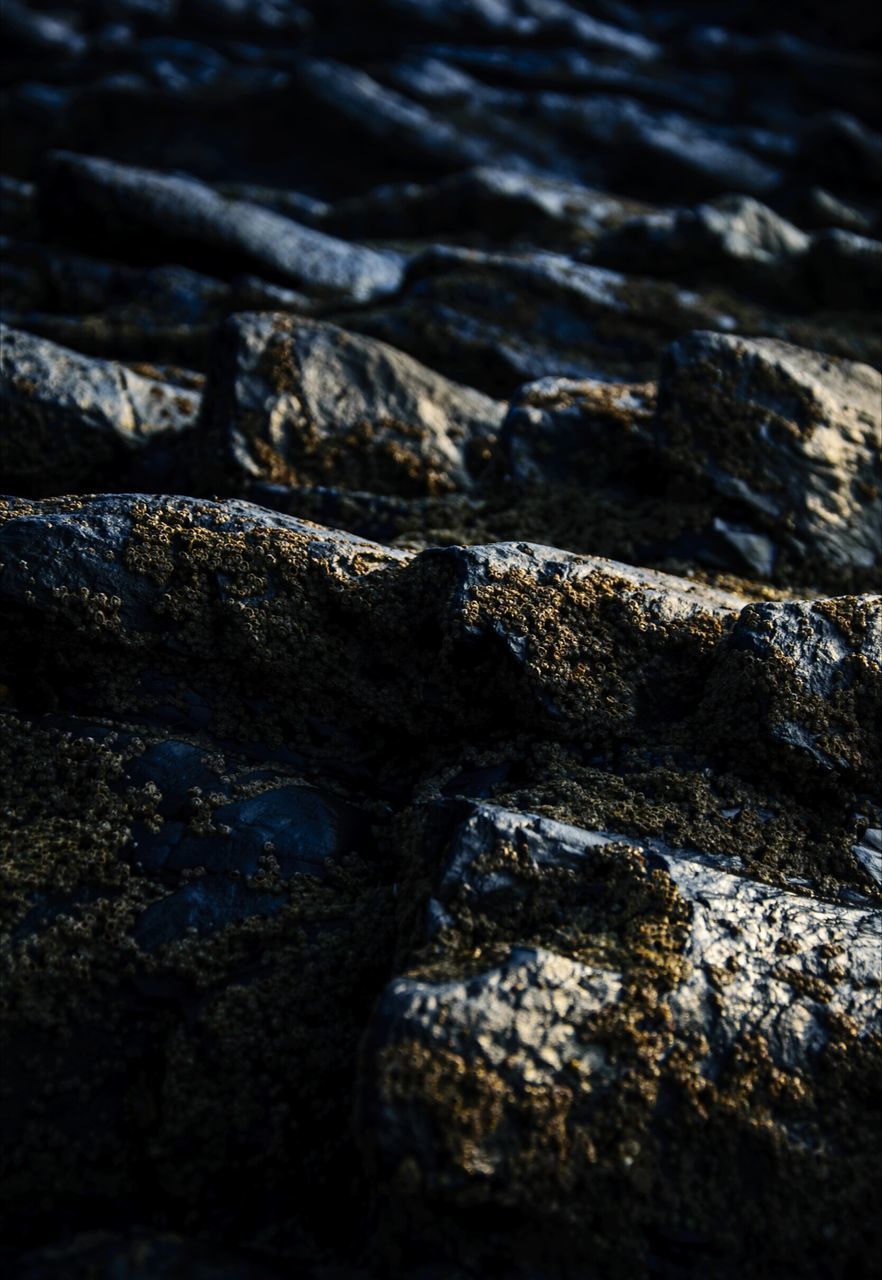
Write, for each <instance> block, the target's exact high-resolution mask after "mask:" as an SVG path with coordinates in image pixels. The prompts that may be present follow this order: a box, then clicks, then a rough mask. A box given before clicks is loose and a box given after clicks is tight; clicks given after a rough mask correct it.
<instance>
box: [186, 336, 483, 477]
mask: <svg viewBox="0 0 882 1280" xmlns="http://www.w3.org/2000/svg"><path fill="white" fill-rule="evenodd" d="M216 363H217V374H216V376H215V377H214V378H213V379H212V384H211V386H212V395H211V400H210V407H209V408H208V410H207V413H206V418H205V421H204V423H203V438H204V445H205V451H206V455H207V460H206V469H207V470H208V472H209V474H210V472H211V463H212V453H215V454H217V455H220V456H221V457H222V458H223V457H225V458H226V461H227V465H228V467H233V468H235V469H236V470H237V471H238V473H239V482H240V483H241V480H242V479H248V478H251V477H259V478H262V479H265V480H270V481H285V482H287V483H289V484H294V485H303V484H312V485H318V484H335V485H337V486H338V487H341V488H344V489H355V490H361V491H366V492H370V493H378V494H384V493H397V494H401V495H402V496H405V497H408V496H414V495H416V494H420V493H425V494H433V493H441V492H447V491H449V490H450V489H467V488H471V487H472V482H473V476H474V474H475V473H476V472H478V471H480V470H481V468H482V465H483V463H484V461H485V460H486V457H487V455H488V453H489V451H490V448H491V446H492V444H493V441H494V437H495V434H496V430H497V428H498V426H499V422H500V420H501V418H502V414H503V407H502V405H500V404H498V403H497V402H495V401H493V400H491V399H490V398H489V397H488V396H484V395H481V393H480V392H477V391H474V390H472V388H470V387H463V386H459V385H457V384H456V383H452V382H449V381H448V380H447V379H445V378H441V377H439V376H438V374H436V373H433V372H432V371H431V370H430V369H427V368H425V367H424V366H422V365H420V364H418V363H417V362H416V361H415V360H412V359H410V358H409V357H408V356H405V355H404V354H403V353H402V352H400V351H396V350H394V349H393V348H392V347H388V346H386V345H385V343H382V342H376V341H373V340H371V339H370V338H363V337H361V336H359V335H357V334H350V333H346V332H345V331H343V330H342V329H337V328H335V327H334V326H333V325H327V324H319V323H317V322H311V321H303V320H295V319H293V318H292V317H287V316H266V315H252V316H247V315H245V316H236V317H235V318H233V319H232V320H230V321H229V322H228V324H227V326H226V330H225V334H224V338H223V340H222V342H221V343H220V344H219V347H218V351H217V355H216ZM236 478H237V477H235V476H234V477H233V481H234V482H235V479H236Z"/></svg>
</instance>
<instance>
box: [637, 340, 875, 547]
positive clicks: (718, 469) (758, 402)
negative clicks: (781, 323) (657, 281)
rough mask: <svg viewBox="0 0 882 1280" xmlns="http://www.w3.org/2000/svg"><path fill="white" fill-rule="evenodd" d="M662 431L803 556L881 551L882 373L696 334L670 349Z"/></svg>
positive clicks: (780, 347)
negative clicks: (881, 374)
mask: <svg viewBox="0 0 882 1280" xmlns="http://www.w3.org/2000/svg"><path fill="white" fill-rule="evenodd" d="M659 400H660V406H659V422H660V428H661V440H662V442H663V444H665V445H666V446H667V447H669V448H670V449H672V450H674V451H675V452H678V453H680V454H681V455H682V456H684V457H688V458H689V460H690V462H691V463H693V464H694V465H695V466H696V467H697V468H698V469H700V470H702V471H703V473H704V475H705V476H706V477H707V480H708V481H709V482H710V484H711V485H712V487H713V488H714V490H715V491H716V492H717V493H718V494H720V496H721V497H722V498H729V499H733V500H735V501H736V502H737V503H739V504H740V505H741V506H742V507H743V508H745V510H746V511H748V512H750V513H751V515H752V517H753V519H754V520H755V521H756V522H757V524H758V527H759V528H760V529H763V528H765V529H766V530H767V531H768V532H770V533H771V534H772V535H773V536H775V537H777V539H778V540H779V541H780V542H781V543H782V544H783V545H786V546H787V547H788V549H789V550H790V551H791V553H792V554H793V555H795V556H796V557H797V558H814V559H817V560H825V561H827V562H828V563H829V564H831V565H836V566H839V567H841V568H843V569H848V568H859V569H860V568H871V567H872V566H874V565H875V564H877V563H878V561H879V558H880V556H882V543H880V540H879V530H880V528H882V488H880V480H882V377H880V375H879V373H878V372H877V370H875V369H871V368H869V367H868V366H866V365H856V364H853V363H851V362H850V361H837V360H831V359H830V358H829V357H827V356H824V355H822V354H820V353H816V352H812V351H804V350H800V349H798V348H795V347H792V346H788V345H786V344H784V343H779V342H774V341H769V340H768V339H760V340H758V341H748V340H745V339H744V338H740V337H739V338H732V337H723V336H721V335H716V334H708V333H696V334H693V335H691V336H690V337H689V338H687V339H683V340H682V341H680V342H678V343H675V344H674V346H672V347H671V349H670V350H669V351H668V352H667V353H666V357H665V361H664V364H663V368H662V374H661V380H660V383H659Z"/></svg>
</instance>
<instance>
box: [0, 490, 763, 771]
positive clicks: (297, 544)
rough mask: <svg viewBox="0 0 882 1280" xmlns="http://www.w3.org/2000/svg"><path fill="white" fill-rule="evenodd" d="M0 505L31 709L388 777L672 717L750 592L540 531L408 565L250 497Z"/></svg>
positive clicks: (15, 671)
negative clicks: (520, 741) (459, 750)
mask: <svg viewBox="0 0 882 1280" xmlns="http://www.w3.org/2000/svg"><path fill="white" fill-rule="evenodd" d="M3 515H4V517H5V518H4V523H3V526H2V532H0V557H2V562H3V570H2V573H0V609H2V610H3V612H4V613H5V617H6V626H7V628H8V633H9V644H8V658H7V663H8V673H7V675H6V676H5V679H6V682H7V684H8V686H9V688H10V689H12V690H13V691H14V696H15V697H16V698H18V699H24V703H23V704H22V705H27V706H30V705H34V704H33V699H34V698H35V697H36V698H37V704H36V705H40V703H41V701H42V700H45V699H46V698H47V697H50V698H56V697H59V696H60V697H62V698H63V699H64V702H65V705H67V706H70V707H72V708H76V709H77V710H78V711H79V712H82V713H91V714H94V713H98V714H111V715H115V716H136V717H138V718H139V719H144V718H148V719H156V720H157V721H158V722H159V723H162V724H165V725H171V726H175V727H178V726H186V725H192V724H194V723H195V724H197V725H198V726H200V728H202V729H204V730H206V731H210V732H213V733H215V734H216V735H219V736H221V737H223V738H230V737H232V738H234V739H236V740H238V741H239V742H251V741H253V740H254V737H255V735H258V736H259V737H260V738H261V739H262V740H263V741H266V742H279V741H281V742H284V743H285V744H286V746H287V747H288V748H289V749H292V750H297V751H298V752H300V753H301V755H305V756H307V757H309V758H313V757H315V758H316V759H324V760H325V761H327V762H330V761H335V762H336V763H335V766H334V767H335V768H336V767H337V766H339V767H341V768H343V767H349V768H363V767H364V763H365V761H366V759H367V758H368V757H371V758H379V759H383V758H384V757H385V760H386V762H387V764H388V766H389V771H390V777H391V778H392V779H394V784H393V785H394V786H395V787H399V786H400V785H401V779H402V777H403V776H406V775H407V772H408V771H410V770H413V769H414V768H416V767H418V765H419V761H420V759H421V758H422V757H423V756H424V754H425V751H426V747H427V745H428V746H429V748H430V750H431V749H432V744H434V743H436V742H437V741H439V740H440V739H444V740H447V741H450V742H456V741H457V740H460V741H461V740H464V739H465V740H469V741H475V740H476V736H477V735H479V734H488V733H489V734H491V735H492V734H498V733H499V732H502V731H505V730H511V731H513V732H515V731H519V730H522V729H523V730H527V731H529V730H531V729H532V730H535V729H536V726H537V725H539V724H541V725H543V726H544V727H545V730H546V732H549V733H550V734H551V735H552V736H561V735H562V736H564V737H568V738H569V737H573V736H574V735H577V734H578V735H579V736H580V737H581V738H584V739H587V740H600V741H607V740H608V739H609V737H610V735H612V736H613V737H614V738H617V737H618V736H622V735H623V736H625V737H628V736H629V735H631V734H632V733H633V732H635V731H636V728H637V726H638V725H644V724H652V723H654V722H655V721H656V720H657V719H659V718H661V719H662V720H665V721H671V722H673V721H676V720H678V719H680V718H681V717H682V716H684V715H686V714H688V713H689V711H690V709H691V708H692V707H693V706H694V705H695V704H696V703H697V701H698V699H699V697H700V691H701V678H702V673H703V672H706V671H707V670H708V669H709V663H710V660H711V655H712V653H713V650H714V647H715V645H716V644H717V642H718V640H719V638H720V636H721V635H722V634H723V632H724V631H725V629H726V628H727V627H728V626H729V625H731V623H732V622H733V621H734V619H735V617H736V616H737V613H738V610H739V609H740V608H741V606H742V604H743V601H742V600H741V598H740V597H739V596H737V595H734V594H732V593H727V592H724V591H717V590H714V589H711V588H709V587H706V586H704V585H702V584H699V583H697V582H690V581H688V580H686V579H677V578H673V577H670V576H668V575H665V574H657V573H652V572H650V571H647V570H641V569H635V568H631V567H630V566H627V565H621V564H616V563H615V562H613V561H606V560H601V559H595V558H590V557H580V556H574V555H571V554H568V553H566V552H558V551H554V550H552V549H550V548H543V547H535V546H530V545H529V544H497V545H495V546H490V547H483V548H481V547H476V548H469V547H451V548H446V549H434V550H429V551H426V552H424V553H423V554H422V555H420V556H418V557H413V556H411V555H409V554H408V553H405V552H400V551H399V552H395V551H392V550H390V549H388V548H382V547H378V546H375V545H373V544H371V543H368V542H363V541H361V540H360V539H358V538H354V537H351V536H349V535H346V534H342V533H339V532H334V531H331V530H324V529H321V528H319V527H317V526H314V525H309V524H308V523H305V522H303V521H299V520H295V519H292V518H291V517H288V516H284V515H280V514H276V513H273V512H269V511H265V510H262V509H261V508H258V507H252V506H250V505H249V504H247V503H241V502H227V503H209V502H198V501H196V500H193V499H184V498H178V499H171V498H146V497H134V498H133V497H125V496H102V497H98V498H93V499H88V500H81V499H70V500H67V501H65V502H54V503H53V502H47V503H44V504H36V503H34V504H31V503H27V502H15V501H11V502H10V503H9V504H8V506H7V509H6V511H5V512H4V513H3ZM96 545H100V546H101V548H102V554H101V555H95V554H94V548H95V546H96ZM62 635H64V636H65V637H67V638H66V640H65V643H64V660H63V662H59V660H58V657H57V653H58V646H59V644H60V637H61V636H62ZM108 670H112V671H113V673H114V674H113V678H112V679H108V678H107V674H106V673H107V671H108ZM269 690H272V694H271V696H270V695H269ZM50 691H51V692H50ZM501 709H504V710H503V711H501ZM258 726H259V727H258Z"/></svg>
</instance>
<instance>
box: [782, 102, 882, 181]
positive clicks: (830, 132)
mask: <svg viewBox="0 0 882 1280" xmlns="http://www.w3.org/2000/svg"><path fill="white" fill-rule="evenodd" d="M800 154H801V158H802V161H803V163H804V164H805V165H806V167H807V168H809V169H810V170H811V172H812V175H813V177H814V179H815V181H820V182H829V183H831V184H833V185H834V188H835V187H842V188H844V189H845V190H847V191H848V190H856V191H862V190H869V191H871V192H874V193H877V192H878V188H879V183H880V181H882V136H880V134H878V133H877V132H875V130H873V129H871V128H868V127H867V125H865V124H863V123H862V122H861V121H860V120H858V119H856V118H855V117H854V116H853V115H850V114H849V113H848V112H845V111H831V112H827V113H825V114H824V115H820V116H818V117H816V118H815V119H814V120H812V121H810V122H809V124H808V125H807V126H806V128H805V130H804V132H803V135H802V138H801V146H800Z"/></svg>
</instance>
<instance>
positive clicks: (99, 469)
mask: <svg viewBox="0 0 882 1280" xmlns="http://www.w3.org/2000/svg"><path fill="white" fill-rule="evenodd" d="M199 402H200V396H199V394H198V393H195V392H194V391H192V390H191V389H189V388H184V387H176V386H172V385H169V384H167V383H165V382H160V381H156V380H154V379H151V378H144V377H141V376H140V375H139V374H136V373H133V372H132V370H131V369H128V368H126V367H125V365H121V364H117V363H115V362H113V361H107V360H96V359H90V358H89V357H87V356H82V355H78V354H77V353H76V352H73V351H68V350H66V349H65V348H64V347H59V346H56V345H55V344H54V343H52V342H47V341H45V340H44V339H42V338H37V337H34V336H33V335H32V334H29V333H22V332H19V331H16V330H14V329H9V328H7V327H6V326H5V325H4V326H2V328H0V404H2V409H3V416H4V423H3V433H2V437H0V487H2V488H4V489H5V490H6V491H7V492H11V493H20V494H26V493H28V494H51V493H59V492H71V491H76V490H77V489H80V490H82V489H83V488H87V489H88V488H92V489H95V488H98V487H100V485H102V484H103V483H105V481H106V480H107V478H108V477H109V476H110V475H111V474H120V473H124V472H125V471H126V469H127V465H128V461H127V460H128V459H130V458H131V457H132V456H133V455H135V454H136V453H137V452H139V451H141V450H144V449H145V448H146V447H147V446H148V445H150V444H151V443H152V444H155V443H157V441H158V440H159V439H160V438H163V437H166V438H168V437H172V436H175V435H177V434H179V433H180V432H183V431H186V430H188V429H189V428H191V427H192V426H193V424H194V422H195V420H196V415H197V412H198V409H199Z"/></svg>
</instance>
